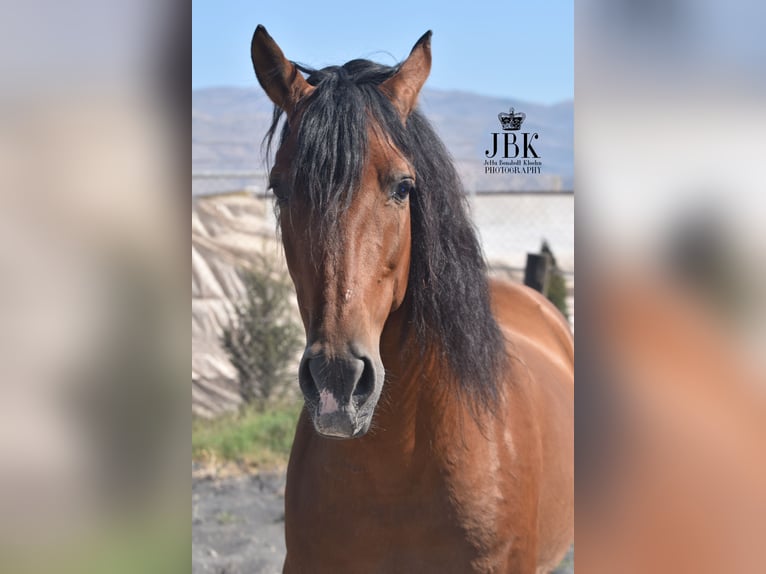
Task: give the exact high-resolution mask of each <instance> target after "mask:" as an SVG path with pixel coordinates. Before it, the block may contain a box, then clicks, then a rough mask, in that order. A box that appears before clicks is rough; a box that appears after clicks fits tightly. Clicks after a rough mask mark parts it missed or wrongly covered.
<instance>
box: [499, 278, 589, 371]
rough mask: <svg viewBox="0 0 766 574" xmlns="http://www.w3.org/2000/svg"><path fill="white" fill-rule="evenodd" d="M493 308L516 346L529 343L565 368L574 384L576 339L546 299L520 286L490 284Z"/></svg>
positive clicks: (506, 283)
mask: <svg viewBox="0 0 766 574" xmlns="http://www.w3.org/2000/svg"><path fill="white" fill-rule="evenodd" d="M490 293H491V296H492V307H493V311H494V313H495V317H496V319H497V322H498V324H499V326H500V329H501V331H502V332H503V334H504V335H505V337H506V339H507V340H508V341H510V343H511V344H512V345H513V344H514V343H517V344H518V343H519V342H520V341H522V340H523V341H526V342H528V343H530V344H532V345H533V346H534V347H536V348H537V349H538V350H540V351H541V352H542V353H543V354H545V355H546V356H547V357H548V358H549V359H550V360H552V361H554V362H556V363H558V364H559V365H560V366H561V367H562V368H564V369H565V370H566V371H567V372H568V374H569V375H570V377H568V378H569V379H570V380H571V381H573V380H574V378H573V375H574V338H573V336H572V331H571V329H570V327H569V323H568V322H567V320H566V319H565V318H564V316H563V315H562V314H561V312H560V311H559V310H558V309H556V307H555V306H554V305H553V304H552V303H551V302H550V301H548V299H546V298H545V297H544V296H543V295H541V294H540V293H538V292H537V291H535V290H533V289H530V288H529V287H526V286H524V285H520V284H518V283H511V282H509V281H504V280H500V279H492V280H490Z"/></svg>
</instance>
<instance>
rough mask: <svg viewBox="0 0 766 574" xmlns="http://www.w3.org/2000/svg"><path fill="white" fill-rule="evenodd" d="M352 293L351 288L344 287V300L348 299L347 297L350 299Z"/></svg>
mask: <svg viewBox="0 0 766 574" xmlns="http://www.w3.org/2000/svg"><path fill="white" fill-rule="evenodd" d="M352 293H353V290H351V289H346V292H345V293H344V294H343V298H344V299H345V300H346V301H348V300H349V299H351V294H352Z"/></svg>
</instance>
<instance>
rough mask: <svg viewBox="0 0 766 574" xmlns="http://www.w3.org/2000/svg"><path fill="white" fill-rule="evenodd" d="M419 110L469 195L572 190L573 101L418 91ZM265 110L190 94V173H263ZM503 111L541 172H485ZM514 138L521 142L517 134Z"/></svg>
mask: <svg viewBox="0 0 766 574" xmlns="http://www.w3.org/2000/svg"><path fill="white" fill-rule="evenodd" d="M419 106H420V109H421V111H422V112H423V113H424V114H425V115H426V117H427V118H428V119H429V120H430V121H431V123H432V124H433V126H434V128H435V129H436V131H437V133H438V134H439V135H440V136H441V138H442V139H443V141H444V143H445V144H446V146H447V148H448V149H449V151H450V153H451V154H452V157H453V159H454V161H455V163H456V166H457V168H458V171H459V173H460V176H461V178H462V179H463V183H464V185H465V187H466V189H467V190H468V191H501V190H503V191H505V190H519V191H532V190H551V189H556V190H558V189H564V190H569V189H572V186H573V173H574V152H573V140H574V104H573V101H572V100H569V101H565V102H561V103H558V104H554V105H543V104H535V103H531V102H524V101H520V100H517V99H513V98H508V99H503V98H497V97H490V96H482V95H479V94H473V93H469V92H461V91H443V90H435V89H424V90H423V92H422V93H421V95H420V99H419ZM272 108H273V106H272V104H271V102H270V101H269V100H268V98H267V97H266V95H265V94H264V92H263V90H261V89H260V88H259V87H257V86H253V87H250V88H237V87H220V88H204V89H198V90H192V170H193V172H241V171H247V172H255V171H261V170H263V166H264V164H263V159H262V158H263V154H262V153H261V141H262V139H263V136H264V135H265V133H266V130H267V129H268V126H269V125H270V123H271V117H272ZM510 108H514V109H515V111H516V112H517V113H519V112H523V113H525V114H526V120H525V122H524V124H523V126H522V128H521V132H529V133H534V132H537V133H538V134H539V139H536V140H534V148H535V151H536V152H537V154H538V155H539V156H540V159H539V161H540V162H542V166H541V173H540V174H534V175H531V174H487V173H485V165H484V161H485V150H490V151H491V150H492V148H493V136H492V132H500V133H501V136H500V141H501V142H502V137H503V136H502V133H503V132H502V129H501V127H500V123H499V121H498V114H499V113H501V112H507V111H508V110H509V109H510ZM521 132H515V133H517V134H518V133H521ZM510 133H514V132H510ZM518 137H519V141H521V138H522V136H521V135H519V136H518ZM501 153H502V152H500V153H498V156H499V155H500V154H501ZM495 159H498V158H495Z"/></svg>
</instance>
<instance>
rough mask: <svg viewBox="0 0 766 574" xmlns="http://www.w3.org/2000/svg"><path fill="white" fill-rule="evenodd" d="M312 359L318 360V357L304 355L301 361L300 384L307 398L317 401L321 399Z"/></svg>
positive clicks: (299, 370)
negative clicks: (312, 372)
mask: <svg viewBox="0 0 766 574" xmlns="http://www.w3.org/2000/svg"><path fill="white" fill-rule="evenodd" d="M311 361H316V359H309V358H307V357H304V358H303V360H302V361H301V365H300V367H299V369H298V385H299V386H300V388H301V392H302V393H303V394H304V395H305V396H306V398H307V399H309V400H310V401H312V402H316V401H318V400H319V389H318V388H317V383H316V381H315V380H314V376H313V375H312V374H311Z"/></svg>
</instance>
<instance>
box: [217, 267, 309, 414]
mask: <svg viewBox="0 0 766 574" xmlns="http://www.w3.org/2000/svg"><path fill="white" fill-rule="evenodd" d="M241 278H242V282H243V284H244V286H245V297H244V299H243V301H241V302H240V303H237V304H235V308H234V316H233V318H232V322H231V325H230V326H229V327H228V328H226V329H224V332H223V337H222V339H221V343H222V345H223V348H224V349H225V350H226V353H227V354H228V356H229V359H230V360H231V363H232V365H234V367H235V368H236V369H237V373H238V375H239V384H240V394H241V396H242V399H243V400H244V402H245V403H246V404H248V405H254V406H255V407H256V408H258V409H263V408H264V407H265V406H266V405H267V404H268V403H269V402H270V401H273V400H275V399H281V398H283V397H284V394H285V391H286V389H287V388H288V386H289V385H290V384H292V382H293V380H294V377H295V375H294V373H295V370H296V366H295V357H296V354H297V352H298V350H299V349H300V344H301V334H302V329H301V327H300V326H299V325H298V324H297V322H296V321H295V319H294V316H295V313H294V311H293V307H292V305H291V300H292V298H293V293H294V291H293V286H292V282H291V281H290V278H289V277H288V276H287V275H286V274H285V273H284V272H282V271H281V270H279V268H278V267H277V265H276V263H275V262H274V261H273V260H271V259H269V258H268V257H266V256H262V257H260V258H257V259H256V264H255V265H253V266H252V267H250V268H248V269H244V270H243V271H242V272H241Z"/></svg>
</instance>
